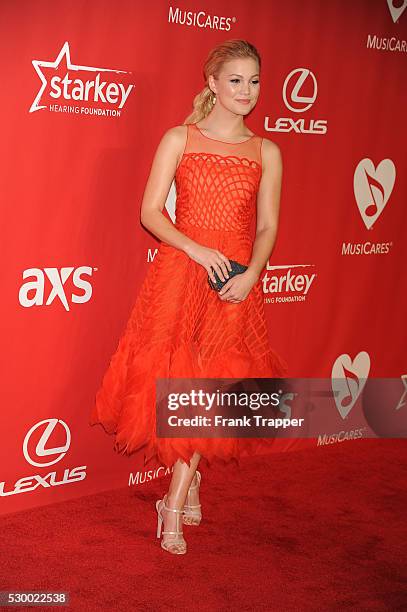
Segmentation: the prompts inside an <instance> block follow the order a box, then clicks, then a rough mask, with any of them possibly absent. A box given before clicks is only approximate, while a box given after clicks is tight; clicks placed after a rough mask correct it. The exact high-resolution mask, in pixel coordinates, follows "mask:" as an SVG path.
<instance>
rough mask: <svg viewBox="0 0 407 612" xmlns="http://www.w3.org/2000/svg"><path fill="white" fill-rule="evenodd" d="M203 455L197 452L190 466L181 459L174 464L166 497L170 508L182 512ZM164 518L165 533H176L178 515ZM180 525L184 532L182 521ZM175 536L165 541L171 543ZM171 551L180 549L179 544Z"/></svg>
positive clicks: (164, 539) (167, 537)
mask: <svg viewBox="0 0 407 612" xmlns="http://www.w3.org/2000/svg"><path fill="white" fill-rule="evenodd" d="M200 458H201V455H200V454H199V453H197V452H195V453H194V454H193V455H192V457H191V460H190V465H188V463H185V462H184V461H182V460H181V459H178V460H177V461H176V462H175V464H174V470H173V473H172V478H171V482H170V486H169V489H168V493H167V497H166V505H167V506H168V507H169V508H174V509H176V510H182V509H183V507H184V504H185V499H186V496H187V493H188V489H189V487H190V484H191V482H192V480H193V478H194V475H195V472H196V468H197V467H198V463H199V460H200ZM163 518H164V531H176V519H177V515H176V513H175V512H165V510H164V512H163ZM179 523H180V531H182V521H180V522H179ZM172 539H174V536H172V535H171V534H169V535H164V536H163V541H166V542H171V540H172ZM170 548H171V550H174V551H175V550H177V549H179V548H180V545H179V544H174V545H173V546H170Z"/></svg>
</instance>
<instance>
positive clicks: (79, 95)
mask: <svg viewBox="0 0 407 612" xmlns="http://www.w3.org/2000/svg"><path fill="white" fill-rule="evenodd" d="M64 58H65V65H66V75H65V76H64V78H61V77H60V76H57V75H55V76H53V77H52V78H50V80H49V82H48V80H47V78H46V76H45V75H44V73H43V68H51V69H52V68H54V70H55V71H57V70H58V68H59V66H60V65H61V64H62V60H63V59H64ZM32 64H33V66H34V69H35V72H36V73H37V74H38V76H39V78H40V81H41V87H40V89H39V91H38V94H37V96H36V98H35V100H34V102H33V103H32V105H31V108H30V110H29V112H30V113H33V112H35V111H38V110H41V109H44V108H47V105H44V104H42V105H41V98H42V96H43V94H44V92H45V91H46V89H47V86H48V85H50V88H51V91H50V94H49V95H50V96H51V97H52V98H54V99H55V100H58V99H59V98H63V100H64V103H67V102H68V103H69V101H72V100H73V101H74V102H78V101H80V102H86V103H89V102H96V103H101V104H109V105H114V106H116V108H117V109H119V110H120V109H122V108H123V106H124V104H125V102H126V100H127V98H128V96H129V95H130V93H131V91H132V89H133V87H135V85H133V84H131V85H128V86H125V85H123V83H116V82H109V83H108V82H107V81H102V82H101V74H102V73H113V74H131V72H129V71H126V70H115V69H113V68H95V67H94V66H80V65H76V64H73V63H72V62H71V53H70V49H69V43H68V42H65V43H64V45H63V46H62V49H61V50H60V52H59V54H58V56H57V58H56V60H55V61H54V62H48V61H45V60H32ZM62 65H63V64H62ZM82 71H83V72H90V73H97V74H96V77H95V79H94V80H86V81H84V80H83V79H81V78H80V72H82ZM70 72H75V73H78V78H75V79H70V78H69V75H70Z"/></svg>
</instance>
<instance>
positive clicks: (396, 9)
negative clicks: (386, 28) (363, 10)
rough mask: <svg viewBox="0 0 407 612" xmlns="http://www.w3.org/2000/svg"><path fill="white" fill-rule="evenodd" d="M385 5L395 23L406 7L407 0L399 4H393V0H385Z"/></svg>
mask: <svg viewBox="0 0 407 612" xmlns="http://www.w3.org/2000/svg"><path fill="white" fill-rule="evenodd" d="M387 5H388V7H389V11H390V15H391V18H392V19H393V22H394V23H396V21H397V20H398V19H399V17H401V16H402V14H403V13H404V11H405V10H406V8H407V0H404V1H403V2H402V4H401V6H394V0H387Z"/></svg>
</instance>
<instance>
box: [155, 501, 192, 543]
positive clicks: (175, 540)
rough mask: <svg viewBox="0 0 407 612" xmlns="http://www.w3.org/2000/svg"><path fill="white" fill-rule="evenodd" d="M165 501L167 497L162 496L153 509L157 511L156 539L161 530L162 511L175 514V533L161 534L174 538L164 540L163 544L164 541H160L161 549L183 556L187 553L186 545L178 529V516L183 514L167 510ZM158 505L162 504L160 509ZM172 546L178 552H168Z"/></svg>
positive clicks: (164, 532)
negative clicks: (170, 535)
mask: <svg viewBox="0 0 407 612" xmlns="http://www.w3.org/2000/svg"><path fill="white" fill-rule="evenodd" d="M166 500H167V495H164V497H163V499H158V500H157V501H156V504H155V508H156V510H157V538H159V537H160V536H161V528H162V525H163V521H164V518H163V515H162V511H163V510H168V511H169V512H176V513H177V521H176V531H163V532H162V533H163V535H167V534H172V535H173V536H175V537H174V538H171V540H166V541H165V542H164V540H161V548H163V549H164V550H167V551H168V552H170V553H172V554H173V555H184V554H185V553H186V552H187V543H186V542H185V540H184V538H183V533H182V531H180V529H179V515H180V514H183V510H176V509H175V508H168V506H167V505H166V503H165V502H166ZM160 504H162V506H161V507H160ZM180 536H181V537H180ZM172 546H176V547H177V548H178V550H170V548H171V547H172Z"/></svg>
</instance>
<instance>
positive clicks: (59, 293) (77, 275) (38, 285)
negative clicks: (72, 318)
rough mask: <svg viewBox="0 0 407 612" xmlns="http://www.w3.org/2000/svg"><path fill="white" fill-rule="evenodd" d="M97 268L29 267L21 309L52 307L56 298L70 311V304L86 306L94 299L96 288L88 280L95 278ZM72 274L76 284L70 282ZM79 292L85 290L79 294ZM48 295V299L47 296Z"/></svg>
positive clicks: (26, 271)
mask: <svg viewBox="0 0 407 612" xmlns="http://www.w3.org/2000/svg"><path fill="white" fill-rule="evenodd" d="M96 269H97V268H91V267H90V266H80V267H79V268H73V267H69V268H44V269H41V268H28V269H27V270H24V272H23V279H31V280H27V282H25V283H24V284H23V285H22V286H21V287H20V291H19V293H18V300H19V302H20V304H21V306H24V307H25V308H30V307H31V306H43V305H44V299H45V298H46V302H45V306H49V305H50V304H52V302H53V301H54V300H55V299H58V300H59V301H60V302H61V303H62V304H63V306H64V308H65V310H68V311H69V305H70V303H74V304H83V303H85V302H88V301H89V300H90V298H91V297H92V285H91V283H90V282H89V281H88V280H85V278H84V277H86V276H88V277H89V276H92V273H93V271H94V270H96ZM71 275H72V281H71V282H69V283H68V279H69V278H70V277H71ZM75 289H80V290H82V293H76V292H75ZM46 296H47V297H46Z"/></svg>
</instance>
